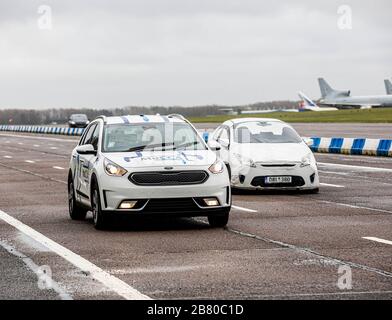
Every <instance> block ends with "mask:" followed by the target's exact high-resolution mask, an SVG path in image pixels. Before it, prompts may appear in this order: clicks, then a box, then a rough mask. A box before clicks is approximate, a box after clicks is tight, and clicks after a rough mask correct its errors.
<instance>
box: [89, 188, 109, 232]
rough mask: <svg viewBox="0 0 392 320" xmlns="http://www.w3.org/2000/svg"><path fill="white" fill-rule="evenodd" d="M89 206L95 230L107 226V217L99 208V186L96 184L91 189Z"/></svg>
mask: <svg viewBox="0 0 392 320" xmlns="http://www.w3.org/2000/svg"><path fill="white" fill-rule="evenodd" d="M91 193H92V200H91V207H92V212H93V222H94V227H95V229H97V230H103V229H105V228H106V227H107V217H106V216H105V213H104V212H103V211H102V208H101V198H100V195H99V188H98V185H97V184H96V185H95V186H94V188H93V190H92V192H91Z"/></svg>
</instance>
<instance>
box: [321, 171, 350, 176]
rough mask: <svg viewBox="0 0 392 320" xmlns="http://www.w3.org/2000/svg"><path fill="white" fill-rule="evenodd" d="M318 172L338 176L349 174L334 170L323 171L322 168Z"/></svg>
mask: <svg viewBox="0 0 392 320" xmlns="http://www.w3.org/2000/svg"><path fill="white" fill-rule="evenodd" d="M318 172H320V173H330V174H337V175H340V176H348V175H349V174H350V173H349V172H335V171H324V170H319V171H318Z"/></svg>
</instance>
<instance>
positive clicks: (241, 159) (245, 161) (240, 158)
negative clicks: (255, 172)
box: [233, 153, 256, 168]
mask: <svg viewBox="0 0 392 320" xmlns="http://www.w3.org/2000/svg"><path fill="white" fill-rule="evenodd" d="M233 155H234V157H235V158H236V159H237V160H238V161H239V162H240V163H241V165H243V166H247V167H251V168H256V163H255V162H254V161H253V160H252V159H250V158H248V157H244V156H243V155H241V154H239V153H234V154H233Z"/></svg>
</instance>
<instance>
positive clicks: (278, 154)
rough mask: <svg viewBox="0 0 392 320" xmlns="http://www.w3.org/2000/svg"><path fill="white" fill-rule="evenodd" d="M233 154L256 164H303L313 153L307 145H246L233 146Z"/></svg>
mask: <svg viewBox="0 0 392 320" xmlns="http://www.w3.org/2000/svg"><path fill="white" fill-rule="evenodd" d="M231 152H232V153H238V154H241V155H242V156H244V157H247V158H250V159H252V160H253V161H254V162H301V159H302V158H303V157H304V156H305V155H307V154H308V153H311V150H310V149H309V147H308V146H307V145H306V144H305V143H302V142H301V143H246V144H235V145H232V149H231Z"/></svg>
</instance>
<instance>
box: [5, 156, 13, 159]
mask: <svg viewBox="0 0 392 320" xmlns="http://www.w3.org/2000/svg"><path fill="white" fill-rule="evenodd" d="M4 158H6V159H12V156H4Z"/></svg>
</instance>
